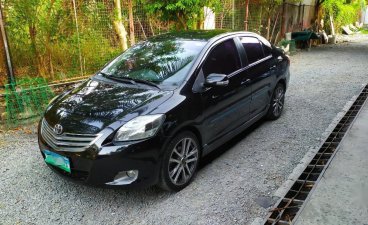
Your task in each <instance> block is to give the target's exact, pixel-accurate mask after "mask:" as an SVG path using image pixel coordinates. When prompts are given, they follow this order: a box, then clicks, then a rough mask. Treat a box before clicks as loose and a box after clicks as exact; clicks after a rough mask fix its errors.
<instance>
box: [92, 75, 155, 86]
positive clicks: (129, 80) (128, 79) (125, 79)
mask: <svg viewBox="0 0 368 225" xmlns="http://www.w3.org/2000/svg"><path fill="white" fill-rule="evenodd" d="M99 73H100V74H101V75H102V76H103V77H106V78H109V79H111V80H116V81H120V82H125V83H130V84H136V83H141V84H145V85H149V86H153V87H156V88H158V89H161V88H160V87H159V86H158V85H157V84H155V83H153V82H152V81H148V80H141V79H136V78H131V77H116V76H112V75H110V74H107V73H104V72H99Z"/></svg>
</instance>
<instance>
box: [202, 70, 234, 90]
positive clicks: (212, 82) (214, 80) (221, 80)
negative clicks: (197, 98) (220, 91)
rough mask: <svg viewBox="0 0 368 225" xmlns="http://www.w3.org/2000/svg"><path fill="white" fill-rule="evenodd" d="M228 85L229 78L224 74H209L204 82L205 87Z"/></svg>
mask: <svg viewBox="0 0 368 225" xmlns="http://www.w3.org/2000/svg"><path fill="white" fill-rule="evenodd" d="M228 84H229V78H228V77H227V75H225V74H219V73H211V74H210V75H208V76H207V78H206V80H205V81H204V84H203V85H204V86H205V87H225V86H227V85H228Z"/></svg>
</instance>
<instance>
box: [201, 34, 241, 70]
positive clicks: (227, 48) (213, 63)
mask: <svg viewBox="0 0 368 225" xmlns="http://www.w3.org/2000/svg"><path fill="white" fill-rule="evenodd" d="M202 69H203V73H204V76H205V77H207V76H208V75H210V74H211V73H219V74H226V75H229V74H231V73H233V72H234V71H236V70H238V69H240V58H239V54H238V50H237V48H236V45H235V43H234V40H233V39H231V40H226V41H224V42H222V43H220V44H219V45H217V46H216V47H215V48H214V49H213V50H212V51H211V52H210V54H209V55H208V56H207V58H206V60H205V62H204V64H203V67H202Z"/></svg>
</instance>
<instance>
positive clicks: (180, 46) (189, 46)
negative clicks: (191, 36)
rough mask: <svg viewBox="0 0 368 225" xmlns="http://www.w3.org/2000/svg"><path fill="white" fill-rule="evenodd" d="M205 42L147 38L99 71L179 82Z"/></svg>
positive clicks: (152, 79)
mask: <svg viewBox="0 0 368 225" xmlns="http://www.w3.org/2000/svg"><path fill="white" fill-rule="evenodd" d="M205 44H206V42H202V41H191V40H175V39H170V40H168V39H164V40H160V39H154V40H148V41H145V42H142V43H139V44H136V45H134V46H133V47H131V48H129V49H128V50H127V51H125V52H124V53H123V54H121V55H120V56H118V57H117V58H116V59H114V60H113V61H112V62H110V63H109V64H108V65H107V66H106V67H105V68H104V69H103V70H102V71H101V72H103V73H104V74H106V75H108V76H112V77H119V78H123V77H130V78H134V79H140V80H147V81H151V82H155V83H158V84H164V85H165V84H168V83H170V84H171V85H178V84H180V83H181V82H182V81H183V79H184V78H185V76H186V75H187V72H188V71H189V69H190V68H191V65H192V63H193V61H194V59H195V58H196V57H197V55H198V54H199V52H200V51H201V50H202V48H203V47H204V45H205Z"/></svg>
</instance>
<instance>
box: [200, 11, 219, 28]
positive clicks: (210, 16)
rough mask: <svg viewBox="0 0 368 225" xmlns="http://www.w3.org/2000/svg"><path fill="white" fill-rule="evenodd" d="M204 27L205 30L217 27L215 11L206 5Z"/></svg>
mask: <svg viewBox="0 0 368 225" xmlns="http://www.w3.org/2000/svg"><path fill="white" fill-rule="evenodd" d="M203 10H204V25H203V26H204V27H203V28H204V29H205V30H211V29H215V28H216V23H215V13H214V12H213V11H212V9H210V8H208V7H204V8H203Z"/></svg>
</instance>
